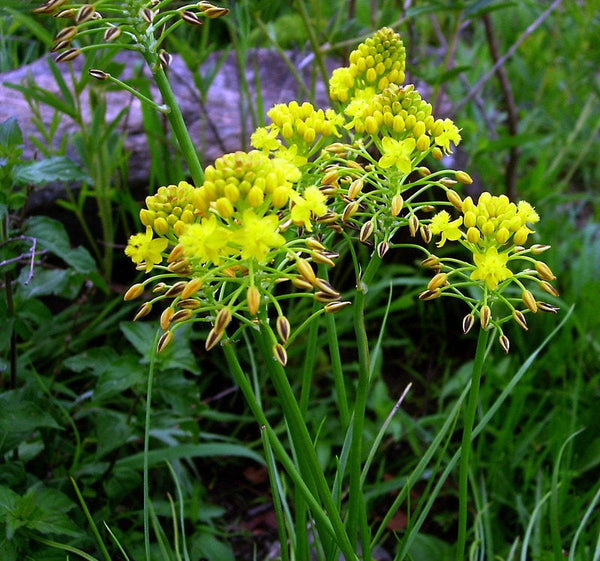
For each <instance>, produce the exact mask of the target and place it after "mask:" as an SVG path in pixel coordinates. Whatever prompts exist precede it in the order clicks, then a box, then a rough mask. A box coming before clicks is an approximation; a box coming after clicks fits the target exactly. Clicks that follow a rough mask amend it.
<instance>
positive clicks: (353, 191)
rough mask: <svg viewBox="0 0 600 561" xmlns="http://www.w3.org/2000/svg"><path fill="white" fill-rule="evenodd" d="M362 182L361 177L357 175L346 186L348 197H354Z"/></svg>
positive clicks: (362, 184) (360, 188) (358, 192)
mask: <svg viewBox="0 0 600 561" xmlns="http://www.w3.org/2000/svg"><path fill="white" fill-rule="evenodd" d="M364 184H365V182H364V180H363V178H362V177H359V178H358V179H355V180H354V181H353V182H352V183H350V187H348V199H350V200H353V199H356V197H358V195H359V194H360V192H361V191H362V189H363V186H364Z"/></svg>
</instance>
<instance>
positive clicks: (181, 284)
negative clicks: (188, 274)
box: [165, 281, 188, 298]
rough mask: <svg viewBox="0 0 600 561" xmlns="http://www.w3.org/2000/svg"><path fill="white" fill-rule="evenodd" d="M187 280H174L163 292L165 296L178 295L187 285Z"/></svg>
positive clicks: (172, 296)
mask: <svg viewBox="0 0 600 561" xmlns="http://www.w3.org/2000/svg"><path fill="white" fill-rule="evenodd" d="M187 284H188V281H178V282H176V283H175V284H174V285H173V286H171V288H169V290H167V291H166V292H165V296H166V297H167V298H175V296H179V295H180V294H181V293H182V292H183V290H184V289H185V287H186V286H187Z"/></svg>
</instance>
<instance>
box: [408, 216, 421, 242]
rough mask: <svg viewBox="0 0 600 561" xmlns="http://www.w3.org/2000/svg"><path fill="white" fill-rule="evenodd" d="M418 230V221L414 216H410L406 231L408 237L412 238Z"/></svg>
mask: <svg viewBox="0 0 600 561" xmlns="http://www.w3.org/2000/svg"><path fill="white" fill-rule="evenodd" d="M418 229H419V219H418V218H417V216H416V215H415V214H411V215H410V218H409V219H408V230H409V232H410V235H411V236H412V237H413V238H414V237H415V236H416V235H417V230H418Z"/></svg>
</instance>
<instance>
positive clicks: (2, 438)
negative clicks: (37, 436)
mask: <svg viewBox="0 0 600 561" xmlns="http://www.w3.org/2000/svg"><path fill="white" fill-rule="evenodd" d="M46 405H47V404H46V402H42V401H40V402H34V401H32V400H30V399H25V398H24V397H23V392H22V391H21V390H10V391H7V392H4V393H3V394H2V395H0V411H2V415H0V453H5V452H7V451H9V450H12V449H13V448H15V447H16V446H18V445H19V443H21V442H22V441H23V440H25V439H26V438H27V437H28V436H29V435H30V434H31V432H33V431H34V430H36V429H38V428H40V427H48V428H53V429H61V427H60V425H58V424H57V422H56V421H55V420H54V418H53V417H52V415H50V414H49V413H48V412H47V411H45V410H44V408H45V406H46Z"/></svg>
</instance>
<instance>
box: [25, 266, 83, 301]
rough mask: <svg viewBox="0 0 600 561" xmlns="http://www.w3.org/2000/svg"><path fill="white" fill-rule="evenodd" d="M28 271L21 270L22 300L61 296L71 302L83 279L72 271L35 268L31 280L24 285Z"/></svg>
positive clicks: (79, 274) (77, 292)
mask: <svg viewBox="0 0 600 561" xmlns="http://www.w3.org/2000/svg"><path fill="white" fill-rule="evenodd" d="M28 276H29V271H28V270H27V269H21V274H20V275H19V280H20V281H21V286H20V291H21V295H20V296H21V297H22V298H39V297H40V296H48V295H53V296H61V297H63V298H67V299H69V300H73V299H74V298H76V297H77V295H78V294H79V291H80V289H81V285H82V283H83V280H84V277H83V275H82V274H81V273H77V272H75V271H73V270H72V269H40V268H39V267H38V268H35V269H34V274H33V277H32V278H31V280H30V281H29V282H28V283H27V284H25V281H26V280H27V277H28Z"/></svg>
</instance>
